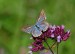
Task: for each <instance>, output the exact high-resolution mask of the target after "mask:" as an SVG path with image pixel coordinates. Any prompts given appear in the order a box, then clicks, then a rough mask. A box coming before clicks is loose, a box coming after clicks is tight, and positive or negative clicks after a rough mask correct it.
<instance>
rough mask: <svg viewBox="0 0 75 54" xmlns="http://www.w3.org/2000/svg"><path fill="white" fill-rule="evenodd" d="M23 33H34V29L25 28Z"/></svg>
mask: <svg viewBox="0 0 75 54" xmlns="http://www.w3.org/2000/svg"><path fill="white" fill-rule="evenodd" d="M23 31H24V32H27V33H32V31H33V27H28V28H24V29H23Z"/></svg>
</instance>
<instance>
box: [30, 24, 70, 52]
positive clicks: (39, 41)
mask: <svg viewBox="0 0 75 54" xmlns="http://www.w3.org/2000/svg"><path fill="white" fill-rule="evenodd" d="M64 29H65V27H64V25H61V26H55V25H53V26H52V25H50V26H49V28H48V29H47V30H46V31H45V32H43V33H42V34H41V36H39V37H33V36H32V37H33V39H34V40H35V42H33V43H32V45H33V46H34V47H33V48H31V51H33V52H36V51H39V50H43V49H44V48H45V47H44V46H43V42H44V41H45V40H46V39H48V38H49V39H52V40H55V41H57V42H58V43H60V42H61V41H66V40H67V39H68V38H69V36H70V31H69V30H68V31H65V30H64Z"/></svg>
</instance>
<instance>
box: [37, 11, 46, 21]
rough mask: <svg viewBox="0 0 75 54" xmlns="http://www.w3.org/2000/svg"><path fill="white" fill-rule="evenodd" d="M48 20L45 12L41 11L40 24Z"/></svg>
mask: <svg viewBox="0 0 75 54" xmlns="http://www.w3.org/2000/svg"><path fill="white" fill-rule="evenodd" d="M45 19H46V16H45V12H44V10H42V11H41V13H40V16H39V19H38V22H42V21H44V20H45Z"/></svg>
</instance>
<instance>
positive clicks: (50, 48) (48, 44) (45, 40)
mask: <svg viewBox="0 0 75 54" xmlns="http://www.w3.org/2000/svg"><path fill="white" fill-rule="evenodd" d="M44 41H45V43H46V44H47V46H48V47H49V50H50V51H51V52H52V54H54V53H53V51H52V49H51V48H50V46H49V44H48V43H47V41H46V40H44Z"/></svg>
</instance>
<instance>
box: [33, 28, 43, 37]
mask: <svg viewBox="0 0 75 54" xmlns="http://www.w3.org/2000/svg"><path fill="white" fill-rule="evenodd" d="M41 34H42V32H41V31H40V30H38V28H37V27H34V29H33V31H32V35H33V36H34V37H38V36H40V35H41Z"/></svg>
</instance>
